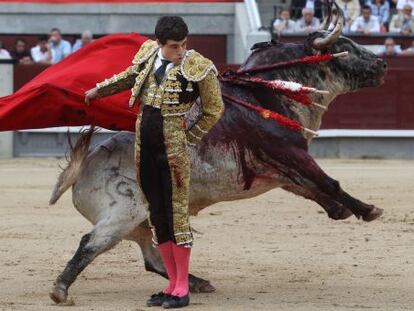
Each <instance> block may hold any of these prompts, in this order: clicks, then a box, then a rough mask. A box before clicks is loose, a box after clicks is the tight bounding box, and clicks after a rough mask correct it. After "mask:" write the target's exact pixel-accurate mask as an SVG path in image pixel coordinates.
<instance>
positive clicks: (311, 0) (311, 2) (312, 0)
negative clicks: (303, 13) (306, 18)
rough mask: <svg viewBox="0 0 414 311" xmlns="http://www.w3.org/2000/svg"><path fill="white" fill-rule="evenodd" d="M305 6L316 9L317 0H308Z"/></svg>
mask: <svg viewBox="0 0 414 311" xmlns="http://www.w3.org/2000/svg"><path fill="white" fill-rule="evenodd" d="M305 8H307V9H311V10H315V0H306V4H305Z"/></svg>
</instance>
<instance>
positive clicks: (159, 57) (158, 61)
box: [154, 49, 174, 74]
mask: <svg viewBox="0 0 414 311" xmlns="http://www.w3.org/2000/svg"><path fill="white" fill-rule="evenodd" d="M162 59H165V58H164V57H163V56H162V52H161V49H159V50H158V54H157V58H156V59H155V62H154V72H156V71H157V69H158V68H160V66H161V65H162V61H161V60H162ZM172 67H174V63H173V62H170V63H169V64H168V65H167V68H166V69H165V74H167V72H168V70H170V69H171V68H172Z"/></svg>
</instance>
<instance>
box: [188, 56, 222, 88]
mask: <svg viewBox="0 0 414 311" xmlns="http://www.w3.org/2000/svg"><path fill="white" fill-rule="evenodd" d="M211 70H213V72H214V73H215V75H218V71H217V69H216V66H214V64H213V62H212V61H211V60H209V59H208V58H205V57H204V56H203V55H201V54H200V53H198V52H196V51H194V50H189V51H187V53H186V54H185V56H184V59H183V61H182V62H181V73H182V74H183V76H184V78H186V79H187V80H188V81H193V82H199V81H201V80H203V79H204V78H205V77H206V76H207V75H208V73H209V72H210V71H211Z"/></svg>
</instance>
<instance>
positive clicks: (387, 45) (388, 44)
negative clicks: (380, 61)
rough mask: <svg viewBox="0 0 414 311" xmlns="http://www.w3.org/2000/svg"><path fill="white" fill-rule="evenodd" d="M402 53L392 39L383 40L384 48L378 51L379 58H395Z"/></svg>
mask: <svg viewBox="0 0 414 311" xmlns="http://www.w3.org/2000/svg"><path fill="white" fill-rule="evenodd" d="M401 53H402V51H401V48H400V47H399V46H396V45H395V42H394V39H393V38H387V39H385V42H384V46H383V47H381V49H379V51H378V53H377V54H378V55H379V56H396V55H401Z"/></svg>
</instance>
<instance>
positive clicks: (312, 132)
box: [303, 127, 319, 136]
mask: <svg viewBox="0 0 414 311" xmlns="http://www.w3.org/2000/svg"><path fill="white" fill-rule="evenodd" d="M303 130H304V131H305V132H306V133H310V134H312V135H313V136H319V134H318V132H315V131H312V130H310V129H308V128H306V127H304V128H303Z"/></svg>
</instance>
